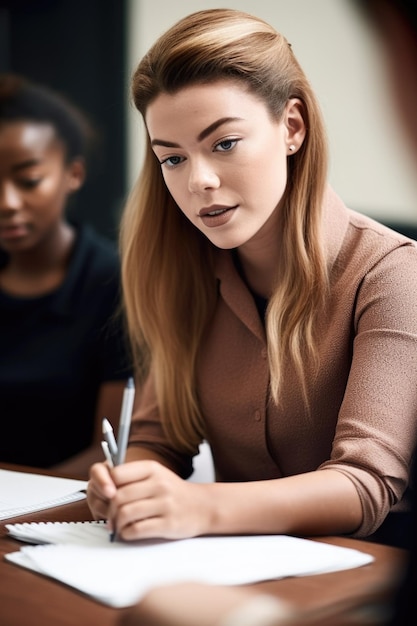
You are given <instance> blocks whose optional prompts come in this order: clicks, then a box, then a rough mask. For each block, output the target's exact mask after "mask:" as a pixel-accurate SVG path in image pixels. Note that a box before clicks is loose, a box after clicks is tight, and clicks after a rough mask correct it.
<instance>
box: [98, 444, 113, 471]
mask: <svg viewBox="0 0 417 626" xmlns="http://www.w3.org/2000/svg"><path fill="white" fill-rule="evenodd" d="M101 447H102V449H103V452H104V456H105V457H106V461H107V463H108V464H109V465H110V467H113V466H114V463H113V457H112V455H111V454H110V450H109V444H108V443H107V441H102V442H101Z"/></svg>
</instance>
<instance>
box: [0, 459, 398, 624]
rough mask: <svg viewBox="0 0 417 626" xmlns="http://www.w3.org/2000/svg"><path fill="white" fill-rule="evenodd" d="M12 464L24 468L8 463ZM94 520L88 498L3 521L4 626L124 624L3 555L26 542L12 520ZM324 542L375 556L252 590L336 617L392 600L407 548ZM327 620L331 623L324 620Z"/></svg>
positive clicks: (0, 608) (0, 612) (0, 604)
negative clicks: (14, 532) (15, 535)
mask: <svg viewBox="0 0 417 626" xmlns="http://www.w3.org/2000/svg"><path fill="white" fill-rule="evenodd" d="M3 467H5V466H3ZM7 469H18V468H13V467H10V466H8V467H7ZM20 469H21V470H22V469H23V468H20ZM45 473H47V472H45ZM88 519H91V515H90V513H89V509H88V507H87V504H86V502H85V501H81V502H75V503H72V504H68V505H64V506H60V507H57V508H54V509H47V510H45V511H40V512H37V513H32V514H30V515H24V516H20V517H15V518H13V519H8V520H2V521H0V581H1V584H0V624H1V626H96V625H100V626H116V625H118V624H119V621H120V618H121V616H122V614H123V611H122V610H120V609H113V608H110V607H107V606H104V605H102V604H99V603H98V602H96V601H94V600H91V599H90V598H89V597H86V596H84V595H82V594H81V593H79V592H77V591H75V590H73V589H71V588H69V587H66V586H65V585H63V584H61V583H59V582H56V581H54V580H51V579H48V578H46V577H43V576H41V575H39V574H36V573H33V572H30V571H29V570H25V569H24V568H20V567H18V566H16V565H14V564H12V563H9V562H7V561H5V560H4V558H3V557H4V555H5V554H6V553H8V552H14V551H16V550H18V549H19V548H20V547H21V546H22V543H21V542H18V541H16V540H14V539H12V538H11V537H9V536H7V532H6V529H5V524H6V523H16V522H23V521H26V522H27V521H35V522H40V521H83V520H88ZM320 541H325V542H328V543H333V544H337V545H341V546H346V547H350V548H355V549H358V550H362V551H363V552H367V553H369V554H372V555H373V556H374V557H375V561H374V562H373V563H371V564H369V565H365V566H364V567H360V568H356V569H353V570H347V571H342V572H336V573H332V574H319V575H316V576H303V577H300V578H287V579H282V580H277V581H270V582H263V583H257V584H256V585H248V587H249V588H250V589H251V590H252V589H253V590H258V591H262V592H266V593H271V594H273V595H275V596H278V597H280V598H282V599H284V600H287V601H289V602H291V603H294V604H296V605H297V606H299V607H301V608H306V609H318V608H320V609H323V610H324V611H325V612H326V611H327V610H328V611H329V612H330V613H332V615H333V616H334V615H335V614H339V613H340V614H343V613H344V612H345V609H346V607H352V604H354V605H355V606H358V607H362V606H363V605H365V606H368V605H373V604H374V603H375V604H381V603H382V604H383V603H384V602H385V601H388V600H389V598H390V597H391V595H392V593H393V591H394V590H395V588H396V586H397V580H398V576H399V573H400V572H401V571H402V568H403V566H404V564H405V561H406V553H405V552H404V551H403V550H400V549H398V548H392V547H388V546H383V545H379V544H374V543H369V542H363V541H359V540H354V539H344V538H336V537H327V538H321V539H320ZM370 619H371V621H361V622H355V623H357V624H359V623H360V624H364V625H365V624H376V623H378V624H379V623H381V622H380V621H375V619H377V618H375V614H373V616H372V617H371V618H370ZM364 620H365V617H364ZM321 623H322V624H323V625H324V624H325V623H326V624H327V622H325V621H324V620H323V621H322V622H321ZM328 623H329V626H339V625H340V626H342V624H343V625H345V624H346V625H347V624H348V623H350V622H347V621H336V618H334V617H333V618H332V621H330V622H328ZM143 626H146V624H144V625H143ZM196 626H198V624H196Z"/></svg>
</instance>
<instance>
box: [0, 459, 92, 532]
mask: <svg viewBox="0 0 417 626" xmlns="http://www.w3.org/2000/svg"><path fill="white" fill-rule="evenodd" d="M86 487H87V482H86V481H83V480H75V479H72V478H59V477H57V476H44V475H41V474H35V473H34V474H31V473H26V472H15V471H10V470H3V469H0V520H3V519H8V518H10V517H15V516H17V515H24V514H25V513H33V512H34V511H41V510H42V509H48V508H51V507H54V506H59V505H61V504H67V503H68V502H75V501H76V500H81V499H83V498H85V493H83V491H82V490H84V489H86Z"/></svg>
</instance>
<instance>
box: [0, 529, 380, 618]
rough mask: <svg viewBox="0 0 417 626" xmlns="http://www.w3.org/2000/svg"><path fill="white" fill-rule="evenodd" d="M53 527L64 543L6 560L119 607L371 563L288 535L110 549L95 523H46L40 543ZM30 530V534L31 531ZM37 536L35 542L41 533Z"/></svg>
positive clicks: (114, 545) (345, 550)
mask: <svg viewBox="0 0 417 626" xmlns="http://www.w3.org/2000/svg"><path fill="white" fill-rule="evenodd" d="M26 526H32V527H34V526H36V525H34V524H32V525H26ZM37 526H40V525H37ZM48 526H49V539H50V540H51V541H59V542H60V543H58V544H49V545H38V546H25V547H23V548H21V550H20V551H19V552H13V553H9V554H6V555H5V558H6V559H7V560H9V561H11V562H12V563H15V564H17V565H20V566H22V567H25V568H28V569H32V570H34V571H37V572H40V573H42V574H44V575H46V576H49V577H51V578H54V579H56V580H59V581H61V582H62V583H65V584H67V585H70V586H71V587H73V588H75V589H78V590H79V591H81V592H83V593H85V594H87V595H89V596H91V597H93V598H95V599H96V600H98V601H100V602H102V603H104V604H108V605H110V606H113V607H119V608H121V607H127V606H131V605H132V604H135V603H136V602H138V600H140V598H141V597H142V596H143V595H144V593H146V591H148V590H149V589H150V588H152V587H154V586H158V585H162V584H168V583H173V582H181V581H200V582H204V583H208V584H217V585H239V584H245V583H251V582H257V581H261V580H272V579H278V578H284V577H287V576H303V575H309V574H319V573H324V572H333V571H338V570H343V569H351V568H355V567H360V566H362V565H366V564H367V563H370V562H372V561H373V557H372V556H371V555H368V554H365V553H363V552H360V551H358V550H352V549H350V548H344V547H340V546H334V545H331V544H326V543H320V542H316V541H310V540H307V539H299V538H297V537H290V536H286V535H251V536H221V537H196V538H192V539H183V540H178V541H164V540H159V541H142V542H133V543H123V542H119V541H116V542H114V543H111V542H110V541H109V535H108V532H107V530H106V527H105V525H104V524H100V523H97V522H93V523H91V524H88V523H67V524H59V523H56V524H54V523H50V524H49V525H48V524H45V525H43V527H42V528H41V529H38V530H39V531H40V535H38V539H39V538H41V539H42V540H44V539H45V537H48V528H47V527H48ZM8 528H9V532H10V531H11V528H10V525H9V526H8ZM16 532H19V529H17V531H16ZM20 532H21V529H20ZM25 532H26V535H30V534H31V529H30V528H29V529H28V528H26V531H25ZM33 532H34V534H33V537H35V536H36V532H37V530H36V529H35V528H33Z"/></svg>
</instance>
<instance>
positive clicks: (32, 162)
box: [0, 121, 82, 253]
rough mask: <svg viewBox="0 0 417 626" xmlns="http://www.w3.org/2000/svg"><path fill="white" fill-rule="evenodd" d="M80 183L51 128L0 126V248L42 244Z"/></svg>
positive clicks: (18, 124) (31, 124) (76, 170)
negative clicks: (66, 160)
mask: <svg viewBox="0 0 417 626" xmlns="http://www.w3.org/2000/svg"><path fill="white" fill-rule="evenodd" d="M81 184H82V175H81V172H80V171H79V168H77V167H75V168H74V165H73V164H69V165H68V164H66V163H65V153H64V148H63V146H62V144H61V143H60V142H59V141H58V140H57V139H56V136H55V134H54V129H53V127H52V126H51V125H49V124H44V123H34V122H17V121H16V122H6V123H5V122H4V123H0V247H1V248H3V249H4V250H6V251H7V252H9V253H13V252H16V251H22V250H28V249H30V248H31V247H33V246H36V245H38V244H39V243H40V242H42V240H43V239H45V238H46V237H47V236H48V234H49V233H50V232H51V231H52V230H53V229H54V228H55V227H56V226H57V225H58V224H59V223H60V221H61V219H62V215H63V212H64V208H65V204H66V201H67V196H68V194H69V193H71V192H72V191H75V190H76V189H78V187H79V186H80V185H81Z"/></svg>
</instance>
